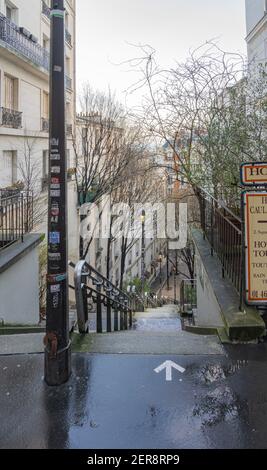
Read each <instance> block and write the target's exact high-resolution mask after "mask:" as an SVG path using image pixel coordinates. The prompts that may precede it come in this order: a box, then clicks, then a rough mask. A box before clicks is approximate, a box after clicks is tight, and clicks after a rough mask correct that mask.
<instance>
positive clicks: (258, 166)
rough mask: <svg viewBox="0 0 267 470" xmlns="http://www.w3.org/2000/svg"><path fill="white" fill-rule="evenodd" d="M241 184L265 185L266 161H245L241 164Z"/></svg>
mask: <svg viewBox="0 0 267 470" xmlns="http://www.w3.org/2000/svg"><path fill="white" fill-rule="evenodd" d="M241 184H243V186H263V185H265V184H266V185H267V163H245V164H243V165H242V166H241Z"/></svg>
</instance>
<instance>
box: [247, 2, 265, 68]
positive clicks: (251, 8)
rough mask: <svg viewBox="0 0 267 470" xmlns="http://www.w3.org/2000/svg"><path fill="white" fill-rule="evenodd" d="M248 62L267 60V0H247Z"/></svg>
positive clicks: (255, 62) (263, 61) (256, 62)
mask: <svg viewBox="0 0 267 470" xmlns="http://www.w3.org/2000/svg"><path fill="white" fill-rule="evenodd" d="M246 27H247V37H246V42H247V49H248V62H249V63H250V64H251V63H252V64H255V65H256V64H259V63H266V62H267V0H246Z"/></svg>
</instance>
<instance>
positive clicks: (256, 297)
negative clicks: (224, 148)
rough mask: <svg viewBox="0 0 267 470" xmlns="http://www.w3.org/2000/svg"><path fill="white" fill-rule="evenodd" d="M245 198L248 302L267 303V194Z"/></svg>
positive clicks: (254, 193) (255, 194) (251, 195)
mask: <svg viewBox="0 0 267 470" xmlns="http://www.w3.org/2000/svg"><path fill="white" fill-rule="evenodd" d="M243 197H244V220H245V247H246V249H245V264H246V301H247V303H248V304H250V305H258V304H263V303H264V304H265V303H267V192H246V193H244V195H243Z"/></svg>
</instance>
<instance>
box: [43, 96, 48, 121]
mask: <svg viewBox="0 0 267 470" xmlns="http://www.w3.org/2000/svg"><path fill="white" fill-rule="evenodd" d="M43 117H44V118H45V119H48V118H49V94H48V93H47V92H46V91H44V92H43Z"/></svg>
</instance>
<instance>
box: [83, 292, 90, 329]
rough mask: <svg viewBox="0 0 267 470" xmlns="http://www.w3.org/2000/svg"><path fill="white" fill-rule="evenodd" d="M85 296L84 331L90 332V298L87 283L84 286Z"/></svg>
mask: <svg viewBox="0 0 267 470" xmlns="http://www.w3.org/2000/svg"><path fill="white" fill-rule="evenodd" d="M82 296H83V311H84V333H89V322H88V298H87V289H86V284H84V285H83V287H82Z"/></svg>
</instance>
